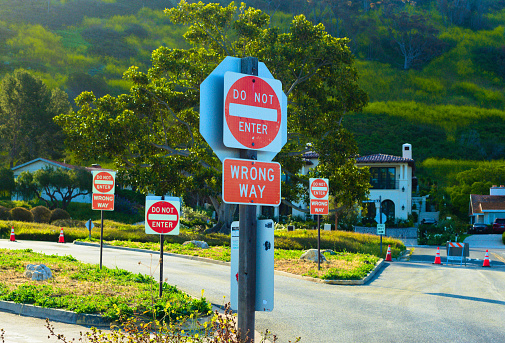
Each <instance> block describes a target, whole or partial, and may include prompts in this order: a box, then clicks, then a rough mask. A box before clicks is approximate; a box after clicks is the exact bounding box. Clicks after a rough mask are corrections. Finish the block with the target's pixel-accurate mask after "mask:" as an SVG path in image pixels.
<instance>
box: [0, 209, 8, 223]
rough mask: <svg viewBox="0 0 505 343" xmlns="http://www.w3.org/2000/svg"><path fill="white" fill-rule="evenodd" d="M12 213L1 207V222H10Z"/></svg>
mask: <svg viewBox="0 0 505 343" xmlns="http://www.w3.org/2000/svg"><path fill="white" fill-rule="evenodd" d="M9 219H10V213H9V209H8V208H7V207H3V206H0V220H9Z"/></svg>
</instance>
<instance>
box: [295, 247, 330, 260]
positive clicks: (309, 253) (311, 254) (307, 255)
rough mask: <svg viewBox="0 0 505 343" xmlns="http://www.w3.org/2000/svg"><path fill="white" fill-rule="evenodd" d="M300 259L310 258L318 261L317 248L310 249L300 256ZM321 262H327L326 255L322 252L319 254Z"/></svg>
mask: <svg viewBox="0 0 505 343" xmlns="http://www.w3.org/2000/svg"><path fill="white" fill-rule="evenodd" d="M300 260H309V261H312V262H317V249H310V250H307V251H305V252H304V253H303V254H302V256H300ZM319 261H320V262H326V257H324V255H323V254H322V252H321V253H320V255H319Z"/></svg>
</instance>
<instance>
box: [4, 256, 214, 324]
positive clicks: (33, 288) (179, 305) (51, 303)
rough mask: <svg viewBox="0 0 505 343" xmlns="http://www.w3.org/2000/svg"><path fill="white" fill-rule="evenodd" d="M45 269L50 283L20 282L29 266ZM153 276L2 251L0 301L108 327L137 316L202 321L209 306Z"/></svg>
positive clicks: (62, 257) (151, 318)
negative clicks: (91, 317) (99, 319)
mask: <svg viewBox="0 0 505 343" xmlns="http://www.w3.org/2000/svg"><path fill="white" fill-rule="evenodd" d="M41 263H43V264H45V265H46V266H48V267H49V268H50V269H51V271H52V273H53V278H51V279H49V280H46V281H32V280H30V279H28V278H26V277H25V276H24V270H25V268H26V265H27V264H41ZM158 285H159V284H158V282H157V281H156V280H155V279H154V278H153V277H151V276H146V275H143V274H134V273H131V272H128V271H126V270H123V269H118V268H106V267H103V268H102V269H99V267H98V266H97V265H90V264H85V263H81V262H78V261H76V260H75V258H73V257H72V256H57V255H44V254H39V253H34V252H32V251H30V250H8V249H1V250H0V299H1V300H8V301H14V302H17V303H23V304H33V305H36V306H42V307H49V308H60V309H66V310H70V311H74V312H77V313H93V314H100V315H102V316H104V317H105V318H108V319H109V320H111V321H117V320H120V319H121V318H123V319H126V317H127V316H131V315H135V316H136V317H139V318H144V319H147V320H167V321H170V320H176V319H177V318H179V319H180V318H189V316H191V315H192V316H196V315H202V314H203V315H206V314H208V312H209V311H210V304H209V303H208V302H207V301H206V300H205V298H203V297H202V298H200V299H193V298H191V297H190V296H189V295H187V294H186V293H183V292H181V291H180V290H178V289H177V288H176V287H174V286H170V285H168V284H166V283H165V284H163V297H161V298H159V297H158V296H157V291H158Z"/></svg>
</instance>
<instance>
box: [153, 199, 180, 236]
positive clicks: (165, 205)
mask: <svg viewBox="0 0 505 343" xmlns="http://www.w3.org/2000/svg"><path fill="white" fill-rule="evenodd" d="M179 212H180V201H174V200H169V201H167V200H146V218H145V219H146V220H145V223H146V224H145V229H146V233H148V234H164V235H178V234H179Z"/></svg>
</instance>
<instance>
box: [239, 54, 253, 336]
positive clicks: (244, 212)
mask: <svg viewBox="0 0 505 343" xmlns="http://www.w3.org/2000/svg"><path fill="white" fill-rule="evenodd" d="M241 73H242V74H249V75H255V76H258V59H257V58H255V57H245V58H242V59H241ZM240 158H244V159H248V160H256V159H257V152H256V151H255V150H245V149H243V150H240ZM256 207H257V206H256V205H239V221H240V226H239V265H238V320H237V321H238V323H237V324H238V330H239V332H240V335H241V336H240V337H241V339H242V340H244V341H246V340H248V339H249V340H251V341H252V340H254V325H255V324H254V322H255V312H254V311H255V301H256V226H257V218H256Z"/></svg>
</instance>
